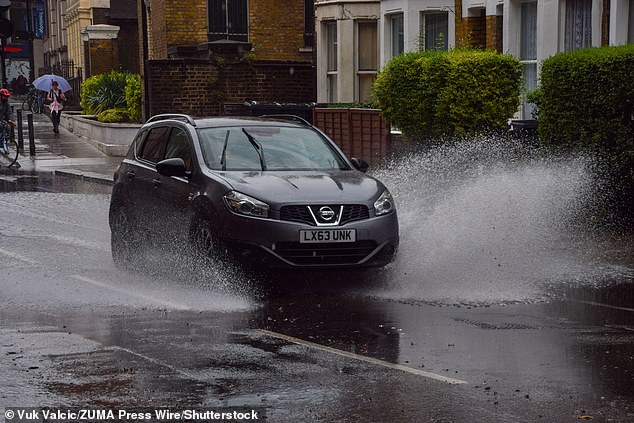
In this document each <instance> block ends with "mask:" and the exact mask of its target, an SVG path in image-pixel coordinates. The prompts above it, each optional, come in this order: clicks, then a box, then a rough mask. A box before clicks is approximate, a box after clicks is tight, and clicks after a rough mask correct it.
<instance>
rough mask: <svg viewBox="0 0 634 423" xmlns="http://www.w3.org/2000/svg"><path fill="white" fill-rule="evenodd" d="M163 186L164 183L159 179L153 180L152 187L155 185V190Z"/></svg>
mask: <svg viewBox="0 0 634 423" xmlns="http://www.w3.org/2000/svg"><path fill="white" fill-rule="evenodd" d="M161 184H162V182H161V181H160V180H159V179H152V185H154V188H158V187H160V186H161Z"/></svg>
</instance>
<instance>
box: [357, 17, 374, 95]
mask: <svg viewBox="0 0 634 423" xmlns="http://www.w3.org/2000/svg"><path fill="white" fill-rule="evenodd" d="M360 24H374V27H375V32H376V40H375V42H376V53H375V54H376V61H375V64H374V70H367V69H364V70H362V69H361V66H360V65H359V25H360ZM354 35H355V42H354V46H355V49H354V51H355V64H354V66H355V70H356V77H355V79H354V84H355V87H354V97H355V101H359V102H360V101H362V100H361V84H360V79H361V77H362V76H367V75H373V76H374V78H375V79H376V75H377V74H378V69H379V54H380V52H379V21H378V20H358V21H356V22H355V34H354Z"/></svg>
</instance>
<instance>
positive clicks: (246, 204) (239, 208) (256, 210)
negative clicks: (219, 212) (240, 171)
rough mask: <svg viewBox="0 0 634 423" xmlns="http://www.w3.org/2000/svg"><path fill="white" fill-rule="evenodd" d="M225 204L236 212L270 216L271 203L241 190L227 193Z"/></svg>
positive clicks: (247, 214)
mask: <svg viewBox="0 0 634 423" xmlns="http://www.w3.org/2000/svg"><path fill="white" fill-rule="evenodd" d="M224 198H225V204H227V207H229V210H231V211H232V212H234V213H237V214H242V215H245V216H253V217H269V205H268V204H266V203H263V202H261V201H260V200H257V199H255V198H253V197H249V196H248V195H245V194H242V193H241V192H237V191H231V192H229V193H227V194H225V197H224Z"/></svg>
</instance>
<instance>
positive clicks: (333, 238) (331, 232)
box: [299, 229, 357, 244]
mask: <svg viewBox="0 0 634 423" xmlns="http://www.w3.org/2000/svg"><path fill="white" fill-rule="evenodd" d="M356 240H357V231H356V230H355V229H316V230H308V231H299V242H300V243H302V244H309V243H317V242H355V241H356Z"/></svg>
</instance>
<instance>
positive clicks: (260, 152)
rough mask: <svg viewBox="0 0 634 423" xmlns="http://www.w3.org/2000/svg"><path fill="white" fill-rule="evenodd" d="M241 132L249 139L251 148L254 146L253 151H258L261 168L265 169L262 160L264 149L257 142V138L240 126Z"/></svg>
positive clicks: (264, 163)
mask: <svg viewBox="0 0 634 423" xmlns="http://www.w3.org/2000/svg"><path fill="white" fill-rule="evenodd" d="M242 132H244V135H246V136H247V139H248V140H249V142H250V143H251V145H252V146H253V148H255V151H256V152H257V153H258V156H259V157H260V166H262V170H266V162H265V161H264V151H263V150H262V145H261V144H260V143H259V142H257V140H256V139H255V138H253V135H251V134H249V133H248V132H247V130H246V129H244V128H242Z"/></svg>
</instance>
